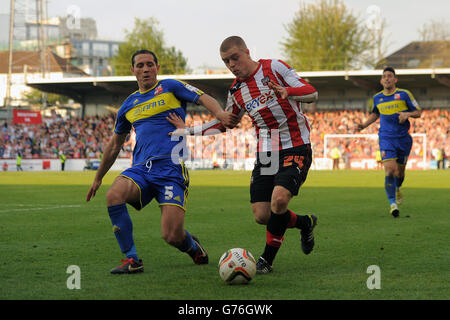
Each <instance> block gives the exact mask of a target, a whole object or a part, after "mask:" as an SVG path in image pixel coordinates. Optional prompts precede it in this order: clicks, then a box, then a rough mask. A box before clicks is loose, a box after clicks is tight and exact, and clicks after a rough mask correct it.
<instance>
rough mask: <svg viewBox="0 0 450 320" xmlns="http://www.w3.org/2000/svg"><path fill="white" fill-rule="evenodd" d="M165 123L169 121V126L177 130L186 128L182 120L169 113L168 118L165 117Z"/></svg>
mask: <svg viewBox="0 0 450 320" xmlns="http://www.w3.org/2000/svg"><path fill="white" fill-rule="evenodd" d="M166 119H167V121H169V122H170V123H171V124H173V125H174V126H175V128H177V129H184V128H186V124H185V123H184V121H183V119H181V117H180V116H179V115H177V114H176V113H172V112H170V113H169V116H168V117H166Z"/></svg>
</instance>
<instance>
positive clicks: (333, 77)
mask: <svg viewBox="0 0 450 320" xmlns="http://www.w3.org/2000/svg"><path fill="white" fill-rule="evenodd" d="M381 73H382V71H381V70H353V71H346V70H344V71H314V72H299V75H300V76H301V77H302V78H304V79H305V80H307V81H308V82H310V83H311V84H312V85H313V86H314V87H315V88H316V89H317V90H318V91H319V100H318V102H317V103H315V104H312V105H308V106H306V108H307V109H308V108H314V109H315V110H336V109H363V110H368V109H369V108H370V101H371V98H372V96H373V95H374V94H375V93H377V92H378V91H380V90H381V89H382V87H381V85H380V84H379V80H380V78H381ZM396 73H397V75H398V77H399V81H398V84H397V87H399V88H405V89H408V90H410V91H411V92H412V93H413V95H414V96H415V98H416V99H417V101H418V102H419V104H420V106H421V107H423V108H450V68H440V69H437V68H436V69H397V70H396ZM166 78H173V79H177V80H181V81H185V82H187V83H189V84H191V85H193V86H195V87H197V88H199V89H201V90H203V91H205V92H206V93H208V94H209V95H211V96H213V97H215V98H216V99H217V100H218V101H219V102H220V103H221V104H222V106H224V105H225V101H226V96H227V90H228V88H229V87H230V86H231V83H232V81H233V80H234V76H233V75H232V74H219V75H217V74H214V75H164V76H159V77H158V79H160V80H162V79H166ZM27 85H28V86H30V87H33V88H36V89H39V90H41V91H44V92H48V93H58V94H63V95H66V96H68V97H70V98H72V99H73V100H75V101H76V102H78V103H80V104H81V106H82V107H81V109H80V114H79V115H80V116H81V117H85V116H93V115H102V114H106V113H108V112H110V111H109V110H110V107H113V108H119V107H120V105H121V104H122V102H123V101H124V100H125V98H126V97H127V96H128V95H129V94H131V93H132V92H134V91H135V90H137V83H136V79H135V77H134V76H126V77H79V78H65V79H61V80H46V79H40V80H39V79H36V80H32V81H29V82H27ZM108 108H109V109H108ZM188 108H189V110H198V111H201V110H203V107H199V106H193V105H191V106H189V107H188Z"/></svg>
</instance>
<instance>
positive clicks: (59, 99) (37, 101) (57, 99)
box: [23, 88, 69, 107]
mask: <svg viewBox="0 0 450 320" xmlns="http://www.w3.org/2000/svg"><path fill="white" fill-rule="evenodd" d="M45 97H46V101H45V102H46V104H47V105H48V106H56V105H65V104H67V103H68V102H69V98H68V97H66V96H64V95H60V94H56V93H47V94H46V95H45ZM23 98H25V99H26V100H28V102H29V103H30V104H34V105H38V106H40V107H42V105H43V103H42V102H43V98H44V97H43V95H42V91H40V90H38V89H34V88H32V89H31V90H29V91H27V92H25V93H24V94H23Z"/></svg>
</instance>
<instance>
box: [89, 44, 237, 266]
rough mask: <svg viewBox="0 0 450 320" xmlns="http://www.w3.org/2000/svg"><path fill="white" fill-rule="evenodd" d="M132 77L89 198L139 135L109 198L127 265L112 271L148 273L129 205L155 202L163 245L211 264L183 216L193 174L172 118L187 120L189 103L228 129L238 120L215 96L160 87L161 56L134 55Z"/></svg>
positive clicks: (177, 84)
mask: <svg viewBox="0 0 450 320" xmlns="http://www.w3.org/2000/svg"><path fill="white" fill-rule="evenodd" d="M131 65H132V66H131V72H132V73H133V74H134V75H135V76H136V80H137V83H138V87H139V90H137V91H136V92H134V93H132V94H131V95H130V96H129V97H128V98H127V99H126V100H125V102H124V103H123V104H122V106H121V108H120V109H119V111H118V113H117V119H116V124H115V128H114V133H113V136H112V138H111V140H110V141H109V143H108V144H107V146H106V148H105V151H104V155H103V159H102V161H101V163H100V167H99V169H98V171H97V174H96V176H95V178H94V181H93V183H92V186H91V187H90V189H89V191H88V194H87V196H86V201H89V200H90V199H91V198H92V197H94V196H95V193H96V191H97V190H98V189H99V187H100V185H101V183H102V179H103V177H104V176H105V174H106V173H107V172H108V170H109V169H110V168H111V166H112V165H113V164H114V161H115V160H116V158H117V156H118V154H119V152H120V150H121V148H122V146H123V144H124V142H125V140H126V137H127V136H128V134H129V133H130V131H131V128H132V127H134V129H135V132H136V145H135V147H134V150H133V163H132V167H131V168H129V169H126V170H125V171H123V172H122V173H121V174H120V175H119V176H118V177H116V179H115V180H114V182H113V184H112V185H111V187H110V188H109V190H108V191H107V193H106V202H107V207H108V213H109V217H110V219H111V222H112V225H113V232H114V234H115V236H116V239H117V242H118V244H119V247H120V249H121V251H122V252H123V253H124V254H125V256H126V259H123V260H122V262H123V263H122V264H121V265H120V266H118V267H116V268H114V269H112V270H111V273H113V274H120V273H136V272H142V271H143V270H144V265H143V263H142V259H139V256H138V254H137V251H136V247H135V243H134V238H133V224H132V221H131V219H130V216H129V214H128V210H127V207H126V204H129V205H131V206H133V207H134V208H135V209H137V210H141V209H142V208H143V207H145V206H146V205H147V204H148V203H149V202H150V201H151V200H152V199H156V201H157V202H158V203H159V206H160V210H161V230H162V236H163V239H164V240H165V241H166V242H167V243H168V244H170V245H172V246H174V247H176V248H178V249H179V250H180V251H182V252H186V253H187V254H189V255H190V257H191V258H192V259H193V261H194V263H196V264H206V263H208V255H207V253H206V251H205V250H204V248H203V247H202V246H201V245H200V242H199V240H198V238H196V237H195V236H193V235H191V234H190V233H189V232H188V231H186V230H185V229H184V215H185V211H186V201H187V197H188V188H189V174H188V171H187V168H186V167H185V166H184V164H183V157H184V155H183V150H185V149H186V148H185V147H184V144H185V141H184V140H183V138H182V139H181V141H180V140H177V139H178V138H177V139H174V138H171V136H169V132H172V131H174V130H175V127H174V126H173V125H172V124H170V123H169V121H168V120H167V117H168V116H169V114H170V113H176V114H177V115H178V116H180V117H182V118H183V119H184V118H185V116H186V103H187V102H192V103H196V104H201V105H203V106H204V107H206V108H207V109H208V110H209V111H210V112H211V113H213V114H214V115H215V116H216V117H218V119H219V120H220V121H221V122H222V123H223V124H224V125H225V126H227V127H229V126H234V125H235V124H236V123H237V117H236V116H235V115H233V114H232V113H230V112H225V111H223V110H222V108H221V107H220V105H219V103H218V102H217V101H216V100H215V99H214V98H212V97H211V96H209V95H207V94H205V93H203V92H202V91H200V90H198V89H197V88H195V87H192V86H190V85H189V84H187V83H184V82H181V81H177V80H173V79H165V80H161V81H158V80H157V74H158V71H159V69H160V66H159V65H158V59H157V57H156V55H155V54H154V53H153V52H151V51H148V50H139V51H137V52H135V54H134V55H133V57H132V59H131Z"/></svg>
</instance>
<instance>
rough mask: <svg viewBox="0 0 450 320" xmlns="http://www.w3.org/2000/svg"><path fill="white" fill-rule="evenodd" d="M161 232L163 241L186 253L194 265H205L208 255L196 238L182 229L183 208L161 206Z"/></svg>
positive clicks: (167, 205)
mask: <svg viewBox="0 0 450 320" xmlns="http://www.w3.org/2000/svg"><path fill="white" fill-rule="evenodd" d="M160 208H161V232H162V237H163V239H164V241H166V242H167V243H168V244H169V245H171V246H174V247H175V248H177V249H178V250H180V251H181V252H185V253H187V254H188V255H189V256H190V257H191V258H192V260H193V261H194V263H196V264H207V263H208V254H207V253H206V251H205V249H204V248H203V247H202V246H201V244H200V242H199V240H198V238H196V237H195V236H193V235H191V234H190V233H189V232H188V231H187V230H185V229H184V215H185V211H184V209H183V208H181V207H179V206H177V205H169V204H166V205H161V206H160Z"/></svg>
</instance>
